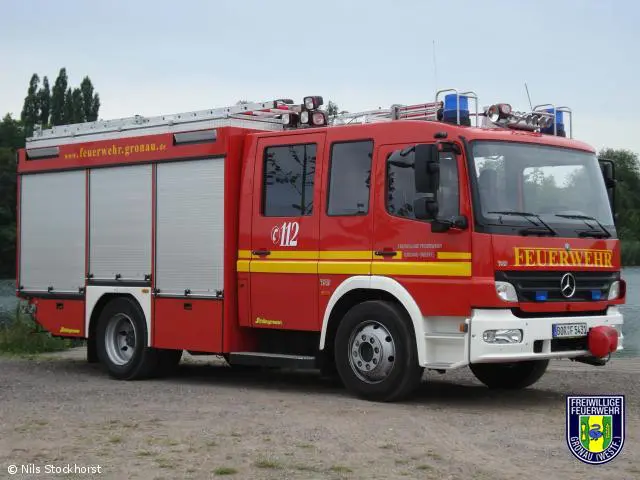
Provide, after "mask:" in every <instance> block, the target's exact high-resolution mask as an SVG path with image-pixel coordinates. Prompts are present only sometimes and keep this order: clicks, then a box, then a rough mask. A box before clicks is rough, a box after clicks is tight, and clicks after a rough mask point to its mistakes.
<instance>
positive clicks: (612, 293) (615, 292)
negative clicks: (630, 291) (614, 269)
mask: <svg viewBox="0 0 640 480" xmlns="http://www.w3.org/2000/svg"><path fill="white" fill-rule="evenodd" d="M619 296H620V282H619V281H617V280H616V281H615V282H613V283H612V284H611V287H610V288H609V300H615V299H616V298H618V297H619Z"/></svg>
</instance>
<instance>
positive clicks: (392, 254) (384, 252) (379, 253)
mask: <svg viewBox="0 0 640 480" xmlns="http://www.w3.org/2000/svg"><path fill="white" fill-rule="evenodd" d="M374 253H375V254H376V255H377V256H379V257H395V256H396V255H397V254H398V252H396V251H394V250H376V251H375V252H374Z"/></svg>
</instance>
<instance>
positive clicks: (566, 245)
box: [564, 243, 571, 252]
mask: <svg viewBox="0 0 640 480" xmlns="http://www.w3.org/2000/svg"><path fill="white" fill-rule="evenodd" d="M564 249H565V250H566V251H567V252H569V251H570V250H571V245H569V244H568V243H565V244H564Z"/></svg>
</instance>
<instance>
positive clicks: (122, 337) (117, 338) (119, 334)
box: [105, 313, 136, 365]
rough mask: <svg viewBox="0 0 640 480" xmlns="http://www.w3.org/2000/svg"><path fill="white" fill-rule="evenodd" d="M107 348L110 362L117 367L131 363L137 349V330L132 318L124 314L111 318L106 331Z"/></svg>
mask: <svg viewBox="0 0 640 480" xmlns="http://www.w3.org/2000/svg"><path fill="white" fill-rule="evenodd" d="M105 346H106V350H107V355H108V356H109V360H111V362H113V363H115V364H116V365H125V364H127V363H129V362H130V361H131V358H132V357H133V354H134V352H135V349H136V330H135V328H134V326H133V320H131V318H130V317H128V316H127V315H125V314H124V313H119V314H117V315H115V316H113V317H111V319H110V320H109V323H108V324H107V329H106V331H105Z"/></svg>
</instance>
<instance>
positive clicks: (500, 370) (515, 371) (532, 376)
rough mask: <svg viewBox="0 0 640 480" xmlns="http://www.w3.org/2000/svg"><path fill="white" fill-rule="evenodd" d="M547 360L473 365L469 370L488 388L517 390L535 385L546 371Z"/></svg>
mask: <svg viewBox="0 0 640 480" xmlns="http://www.w3.org/2000/svg"><path fill="white" fill-rule="evenodd" d="M548 366H549V360H528V361H522V362H514V363H475V364H471V365H469V368H470V369H471V371H472V372H473V374H474V375H475V377H476V378H477V379H478V380H480V381H481V382H482V383H484V384H485V385H486V386H487V387H489V388H501V389H509V390H517V389H522V388H527V387H529V386H531V385H533V384H534V383H536V382H537V381H538V380H540V378H541V377H542V375H544V373H545V372H546V371H547V367H548Z"/></svg>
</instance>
